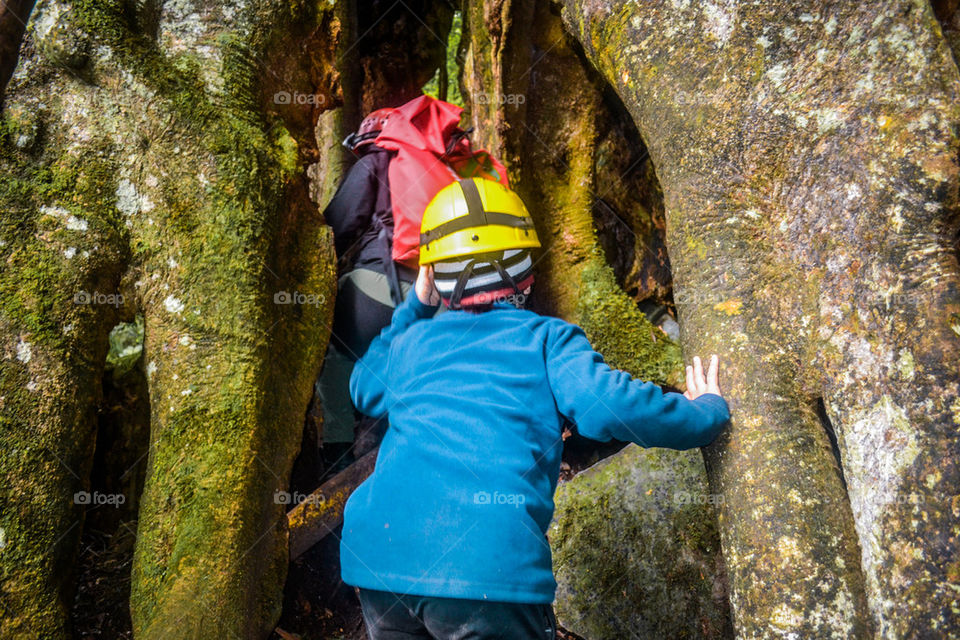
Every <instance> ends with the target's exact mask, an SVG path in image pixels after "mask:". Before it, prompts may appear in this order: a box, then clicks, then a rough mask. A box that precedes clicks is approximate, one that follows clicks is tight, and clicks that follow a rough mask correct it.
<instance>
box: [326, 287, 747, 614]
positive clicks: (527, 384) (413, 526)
mask: <svg viewBox="0 0 960 640" xmlns="http://www.w3.org/2000/svg"><path fill="white" fill-rule="evenodd" d="M435 311H436V307H430V306H426V305H424V304H423V303H421V302H420V301H419V300H418V299H417V296H416V294H411V295H410V296H408V297H407V299H406V300H405V301H404V302H403V303H402V304H401V305H400V306H399V307H398V308H397V309H396V311H395V312H394V314H393V319H392V323H391V324H390V326H389V327H387V328H386V329H384V330H383V332H382V333H381V334H380V335H379V336H378V337H377V338H376V339H375V340H374V341H373V343H372V344H371V345H370V348H369V349H368V351H367V352H366V354H365V355H364V356H363V357H362V358H361V359H360V361H359V362H358V363H357V365H356V367H355V368H354V371H353V375H352V377H351V379H350V394H351V396H352V398H353V402H354V404H355V405H356V406H357V408H358V409H359V410H360V411H361V412H363V413H365V414H367V415H369V416H374V417H379V416H383V415H389V422H390V426H389V428H388V429H387V432H386V434H385V436H384V438H383V443H382V445H381V447H380V452H379V454H378V456H377V462H376V468H375V469H374V471H373V474H372V475H371V476H370V477H369V478H368V479H367V480H366V481H365V482H364V483H363V484H361V485H360V486H359V487H358V488H357V490H356V491H355V492H354V493H353V495H352V496H350V499H349V500H348V501H347V505H346V508H345V511H344V525H343V538H342V539H341V544H340V560H341V567H342V577H343V581H344V582H346V583H347V584H350V585H355V586H359V587H364V588H368V589H378V590H381V591H393V592H395V593H409V594H415V595H425V596H444V597H454V598H471V599H489V600H494V601H505V602H529V603H549V602H552V601H553V597H554V591H555V589H556V582H555V580H554V577H553V571H552V566H551V558H550V546H549V545H548V543H547V538H546V531H547V526H548V525H549V523H550V519H551V517H552V516H553V493H554V489H555V488H556V483H557V478H558V475H559V472H560V454H561V451H562V449H563V440H562V438H561V433H562V425H563V418H564V416H565V417H566V418H568V419H569V420H571V421H572V422H573V423H575V424H576V426H577V430H578V431H579V433H580V434H581V435H583V436H586V437H588V438H593V439H595V440H601V441H607V440H610V439H611V438H617V439H620V440H629V441H632V442H635V443H637V444H639V445H641V446H644V447H669V448H671V449H689V448H692V447H700V446H704V445H706V444H709V443H710V442H711V441H712V440H713V439H714V437H716V435H717V433H719V431H720V430H721V429H722V428H723V426H724V423H726V421H727V420H728V419H729V413H728V410H727V404H726V402H725V401H724V400H723V398H721V397H720V396H717V395H713V394H707V395H703V396H700V397H699V398H697V399H696V400H693V401H690V400H688V399H686V398H685V397H684V396H683V395H681V394H678V393H663V392H662V391H661V390H660V388H659V387H657V385H655V384H652V383H649V382H641V381H639V380H633V379H632V378H631V377H630V375H629V374H627V373H625V372H623V371H617V370H614V369H611V368H610V367H609V366H607V365H606V364H605V363H604V361H603V358H602V356H600V354H598V353H597V352H595V351H594V350H593V348H592V347H591V346H590V344H589V342H588V341H587V338H586V336H585V335H584V333H583V330H582V329H580V328H579V327H577V326H576V325H572V324H570V323H568V322H564V321H563V320H560V319H558V318H551V317H546V316H541V315H538V314H536V313H533V312H531V311H525V310H520V309H515V308H514V307H512V306H510V305H508V304H497V305H495V306H494V307H493V308H492V309H491V310H489V311H485V312H481V313H472V312H469V311H448V312H446V313H442V314H440V315H438V316H437V317H436V318H431V316H433V314H434V312H435Z"/></svg>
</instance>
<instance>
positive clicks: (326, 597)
mask: <svg viewBox="0 0 960 640" xmlns="http://www.w3.org/2000/svg"><path fill="white" fill-rule="evenodd" d="M304 444H305V450H304V451H303V452H302V454H301V458H300V459H298V461H297V464H296V465H295V468H294V478H293V483H292V484H293V485H294V486H292V487H291V490H293V489H294V488H295V486H296V485H298V484H302V485H303V486H300V487H296V490H298V491H303V490H305V489H307V488H308V487H309V485H310V484H312V483H316V482H317V477H318V476H317V475H316V471H315V470H316V469H317V466H316V465H318V464H319V461H318V459H317V457H316V456H314V455H311V454H310V451H311V448H310V444H309V443H308V442H306V441H305V443H304ZM564 445H565V446H564V456H563V457H564V462H563V465H562V467H561V475H560V481H561V482H565V481H567V480H570V479H571V478H573V477H574V476H575V475H576V474H577V473H579V472H580V471H581V470H583V469H585V468H587V467H589V466H591V465H592V464H594V463H595V462H597V461H598V460H600V459H603V458H605V457H607V456H609V455H612V454H613V453H615V452H616V451H618V450H619V449H620V448H622V447H623V446H624V443H618V442H609V443H598V442H593V441H590V440H586V439H582V438H578V437H572V438H566V439H565V443H564ZM305 469H309V470H310V471H309V472H305ZM312 488H315V486H314V487H312ZM312 488H311V489H310V490H312ZM96 521H97V519H96V518H94V519H92V521H90V522H91V524H95V523H96ZM135 532H136V521H132V522H120V523H119V526H117V527H116V529H115V530H114V531H112V532H104V531H101V530H98V529H96V528H93V527H87V530H85V531H84V533H83V534H82V536H81V548H80V553H79V556H78V579H77V593H76V597H75V600H74V606H73V609H72V611H71V617H72V622H73V626H74V630H75V632H74V637H75V638H77V640H102V639H108V640H114V639H116V640H128V639H132V638H133V632H132V629H131V621H130V611H129V608H128V602H129V595H130V567H131V564H132V559H133V547H134V541H135V539H136V533H135ZM339 539H340V529H339V528H338V529H337V531H335V532H334V534H333V535H328V536H327V537H326V538H324V539H323V540H322V541H321V542H320V543H318V544H317V545H315V546H314V547H313V548H312V549H310V550H309V551H308V552H307V553H305V554H304V555H303V556H301V557H300V558H298V559H297V560H295V561H294V562H292V563H291V564H290V569H289V574H288V576H287V582H286V586H285V590H284V602H283V613H282V615H281V618H280V621H279V623H278V625H277V629H276V630H275V631H274V633H273V634H271V640H365V639H366V637H367V636H366V630H365V629H364V625H363V618H362V616H361V615H360V605H359V602H358V601H357V597H356V595H355V593H354V590H353V587H350V586H348V585H346V584H344V583H343V582H342V581H341V580H340V547H339ZM557 640H583V639H582V638H580V637H579V636H577V635H575V634H573V633H570V632H568V631H566V630H563V629H560V630H559V631H558V632H557Z"/></svg>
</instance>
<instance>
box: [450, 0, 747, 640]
mask: <svg viewBox="0 0 960 640" xmlns="http://www.w3.org/2000/svg"><path fill="white" fill-rule="evenodd" d="M466 10H467V11H468V12H469V13H468V15H467V19H466V21H465V24H467V32H466V33H467V34H468V35H467V36H466V37H468V38H469V39H470V47H469V50H468V52H467V55H466V59H467V64H466V65H465V68H464V74H463V85H464V90H465V91H464V95H465V96H469V100H470V105H471V116H472V124H473V125H474V126H476V127H477V131H478V132H479V135H478V139H479V140H480V141H481V142H482V144H485V145H488V146H489V147H490V148H492V149H494V150H496V152H497V153H499V154H500V156H501V157H502V158H503V159H504V160H505V161H506V164H507V168H508V170H509V171H510V178H511V184H512V186H513V187H514V188H515V189H516V190H517V191H518V193H520V194H521V196H522V197H523V199H524V202H525V203H526V204H527V206H528V208H529V209H530V211H531V214H532V215H533V217H534V219H535V221H536V224H537V230H538V234H539V236H540V238H541V241H542V242H543V245H544V248H543V250H542V251H541V252H539V254H538V256H537V282H536V284H535V286H534V289H535V294H534V300H533V306H534V307H535V308H536V309H537V310H538V311H540V312H543V313H549V314H552V315H558V316H560V317H563V318H565V319H567V320H569V321H571V322H575V323H577V324H579V325H580V326H582V327H583V328H584V330H585V331H586V333H587V335H588V337H589V338H590V340H591V342H592V344H593V345H594V347H595V348H596V349H597V350H598V351H599V352H600V353H602V354H603V355H604V357H605V358H606V360H607V362H608V363H609V364H610V365H611V366H613V367H617V368H620V369H624V370H626V371H628V372H630V373H631V374H633V375H634V376H637V377H638V378H641V379H645V380H653V381H655V382H658V383H661V384H663V383H673V384H677V383H679V374H680V371H681V369H682V367H681V366H680V359H679V351H678V349H677V347H676V345H675V344H673V343H672V342H671V341H670V340H669V339H668V338H667V337H666V336H665V335H664V334H663V333H662V332H661V331H660V329H658V328H657V327H655V326H653V325H652V324H651V323H650V322H649V321H648V320H647V318H646V317H645V316H644V315H643V314H642V313H641V312H640V311H639V310H638V308H637V305H636V302H635V300H634V299H632V298H631V297H630V296H628V295H627V294H626V293H625V292H624V290H623V289H622V288H621V286H622V283H623V282H624V281H626V282H628V283H630V284H629V285H628V286H630V288H632V289H634V292H635V293H634V295H635V296H636V297H638V298H653V299H656V298H657V297H661V296H663V295H665V293H664V292H665V290H666V289H667V287H668V286H669V279H668V277H667V276H668V273H669V271H668V267H667V261H666V256H665V252H663V251H657V250H655V249H652V248H651V247H652V246H660V244H661V243H660V242H659V241H658V240H657V236H658V232H662V229H660V228H659V227H658V226H657V224H656V222H655V218H654V215H653V213H654V212H653V211H652V210H651V209H652V207H651V206H650V203H654V204H653V206H656V205H655V203H656V202H657V201H658V199H659V191H658V187H657V186H656V177H655V176H654V175H653V172H652V168H651V167H650V163H649V161H647V160H646V151H645V149H643V148H642V146H641V145H638V146H635V147H633V148H631V147H630V146H629V143H628V141H627V139H625V137H628V136H631V135H633V138H634V140H635V141H637V142H638V141H639V137H638V136H637V135H636V132H635V131H631V130H632V129H633V127H632V125H631V124H630V122H629V117H628V116H626V114H621V113H619V112H617V111H616V108H615V106H613V105H611V104H609V103H608V101H607V100H605V99H604V96H603V94H602V91H601V90H600V89H599V88H598V87H597V86H596V85H595V84H594V82H593V79H592V78H591V77H590V75H589V74H588V70H587V69H586V68H585V63H584V62H583V60H582V59H581V58H580V57H578V55H577V54H576V52H575V51H574V50H573V47H572V44H573V43H572V42H571V41H570V40H569V38H568V36H567V35H566V34H565V33H564V30H563V25H562V23H561V21H560V18H559V15H554V14H553V13H552V12H551V7H550V4H549V3H548V2H539V3H511V2H506V3H502V4H500V3H492V2H489V3H483V4H479V3H478V4H475V5H469V6H467V7H466ZM614 100H615V97H614ZM611 217H612V218H614V219H612V220H611ZM598 220H599V221H603V222H604V223H605V224H606V228H605V232H606V234H608V235H607V236H606V237H607V238H610V237H613V238H615V240H614V241H613V242H610V243H608V245H609V246H611V247H618V246H619V248H620V249H621V250H623V251H624V254H623V255H625V257H624V258H623V259H621V260H620V264H621V265H623V267H622V268H621V269H620V270H619V273H615V271H614V269H613V268H611V266H610V264H609V263H608V259H607V254H606V252H605V249H604V246H603V244H604V243H603V238H604V236H601V234H600V233H598V229H597V227H598V226H600V225H598ZM624 245H626V246H624ZM640 265H643V266H640ZM617 276H619V277H617ZM630 451H631V450H629V449H628V450H625V451H624V452H622V453H620V454H618V455H616V456H615V457H614V459H611V460H609V461H607V462H605V463H604V471H603V472H600V471H599V470H598V471H596V472H591V473H589V474H587V475H584V476H582V477H577V478H574V479H573V480H572V481H571V482H570V483H569V485H568V486H567V487H565V488H564V489H563V490H562V491H560V493H559V494H558V496H557V501H556V502H557V523H556V525H555V527H554V528H553V529H552V531H551V535H550V541H551V546H552V547H553V548H554V552H555V563H556V571H557V578H558V582H559V584H560V589H559V591H558V594H557V604H556V606H557V612H558V615H559V617H560V621H561V623H562V624H563V625H564V626H566V627H567V628H569V629H571V630H573V631H575V632H577V633H581V634H584V635H586V636H587V637H594V638H619V637H628V636H630V635H631V634H633V633H637V632H638V631H637V630H639V629H645V630H648V631H650V632H651V633H654V630H656V632H657V633H662V634H665V635H664V637H672V635H673V634H674V633H675V632H683V633H689V634H693V635H691V636H689V637H722V636H723V635H724V633H725V632H726V633H728V632H729V623H728V622H727V616H728V615H729V614H728V610H727V604H726V590H725V583H724V576H723V571H722V567H721V562H720V559H719V545H718V544H716V539H715V537H716V535H717V534H716V528H715V516H714V515H713V512H712V510H711V508H710V505H708V504H705V503H704V502H694V503H690V504H684V505H682V506H681V505H678V504H677V503H675V502H673V493H672V492H679V493H680V494H687V495H695V496H704V489H703V487H704V486H705V485H706V482H707V480H706V472H705V469H704V465H703V460H702V458H701V456H700V454H699V453H698V452H675V451H667V450H660V449H658V450H650V451H647V452H644V453H643V454H642V455H638V454H636V453H630ZM668 478H669V479H671V480H673V481H674V484H673V485H672V486H670V487H666V486H663V487H660V488H659V489H660V490H657V488H656V487H655V486H654V485H655V483H656V482H657V481H665V480H667V479H668ZM668 488H669V489H670V492H668V491H667V489H668ZM652 491H655V493H652V494H651V493H649V492H652ZM619 492H624V493H627V494H630V493H635V494H647V495H648V496H650V497H649V499H648V500H645V501H636V502H635V501H631V500H629V499H624V500H623V501H621V500H618V499H617V498H616V497H614V496H615V495H616V494H618V493H619ZM587 503H591V504H592V505H593V506H594V508H593V509H591V508H587V507H586V504H587ZM600 505H602V506H600ZM606 506H609V509H607V508H605V507H606ZM664 514H669V515H670V517H665V518H661V516H664ZM607 520H608V522H606V524H601V523H604V521H607ZM618 536H624V537H621V538H620V539H617V538H618ZM711 537H713V540H714V544H712V545H711ZM668 541H669V542H668ZM654 547H657V548H658V549H659V550H660V551H662V552H663V553H662V554H659V553H657V554H648V553H645V552H644V551H643V550H644V549H648V550H649V549H652V548H654ZM630 549H633V550H635V551H636V553H630V551H629V550H630ZM601 550H606V551H607V552H609V553H606V554H605V553H603V552H602V551H601ZM618 554H628V555H629V556H630V559H631V561H630V562H625V563H616V562H615V563H613V565H614V566H611V557H612V556H617V555H618ZM675 559H676V562H674V560H675ZM693 565H697V566H698V569H699V568H703V571H702V572H701V571H699V570H691V567H692V566H693ZM678 589H679V590H684V591H686V592H687V593H689V594H690V596H689V597H688V598H687V599H686V600H685V601H684V602H683V603H682V604H681V603H679V602H677V601H676V600H675V596H676V591H677V590H678ZM670 601H673V603H674V604H673V606H669V607H665V606H663V605H664V603H666V602H670ZM678 609H683V610H684V611H685V613H686V614H688V615H690V617H688V618H684V619H678V618H677V616H676V613H677V611H678ZM641 635H643V633H642V632H641Z"/></svg>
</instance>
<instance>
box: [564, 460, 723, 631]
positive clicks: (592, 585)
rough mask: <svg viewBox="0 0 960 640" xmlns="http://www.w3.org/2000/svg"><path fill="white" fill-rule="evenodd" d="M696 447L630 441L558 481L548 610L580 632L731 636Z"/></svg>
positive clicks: (708, 498) (717, 544) (713, 523)
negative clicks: (553, 581) (667, 448)
mask: <svg viewBox="0 0 960 640" xmlns="http://www.w3.org/2000/svg"><path fill="white" fill-rule="evenodd" d="M716 499H717V496H714V495H712V494H710V492H709V488H708V487H707V482H706V476H705V474H704V471H703V459H702V458H701V456H700V454H699V452H697V451H685V452H679V451H677V452H670V453H669V455H666V456H665V455H663V452H658V451H654V450H644V449H642V448H640V447H638V446H636V445H629V446H628V447H627V448H626V449H623V450H622V451H621V452H619V453H618V454H616V455H615V456H613V457H611V458H607V459H606V460H603V461H602V462H599V463H597V464H596V465H594V466H593V467H591V468H590V469H588V470H586V471H584V472H582V473H580V474H579V475H577V477H576V478H574V479H573V480H572V481H570V482H566V483H564V484H562V485H560V487H559V488H558V490H557V495H556V505H557V510H556V516H555V520H554V523H553V524H552V526H551V528H550V531H549V537H550V544H551V546H552V548H553V550H554V556H553V562H554V572H555V573H556V576H557V583H558V585H559V586H558V590H557V600H556V613H557V616H558V618H559V619H560V621H561V622H562V623H563V625H564V627H566V628H567V629H569V630H571V631H574V632H575V633H577V634H578V635H581V636H583V637H585V638H591V639H595V640H600V639H602V638H611V639H612V638H627V637H640V638H732V637H733V630H732V626H731V622H730V617H729V606H728V603H727V595H726V588H725V584H724V578H725V574H724V571H723V566H722V560H721V556H720V538H719V535H718V533H717V528H716V518H715V515H714V514H713V508H714V503H715V502H716Z"/></svg>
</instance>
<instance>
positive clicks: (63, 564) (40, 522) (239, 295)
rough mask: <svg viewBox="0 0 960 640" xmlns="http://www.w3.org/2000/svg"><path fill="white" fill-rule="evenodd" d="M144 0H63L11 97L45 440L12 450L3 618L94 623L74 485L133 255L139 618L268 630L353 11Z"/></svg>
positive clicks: (39, 432)
mask: <svg viewBox="0 0 960 640" xmlns="http://www.w3.org/2000/svg"><path fill="white" fill-rule="evenodd" d="M125 6H126V5H121V4H119V3H113V2H110V1H107V0H97V1H94V2H84V3H79V2H78V3H69V2H67V3H61V2H50V1H44V0H41V2H39V3H38V5H37V7H36V8H35V10H34V14H33V16H32V19H31V23H30V29H28V33H27V36H26V40H25V44H24V48H23V52H24V57H23V59H22V60H21V61H20V65H19V67H18V69H17V71H16V72H15V74H14V77H13V79H12V81H11V83H10V86H9V88H8V92H7V100H6V106H5V109H4V111H3V140H2V147H0V149H2V154H3V155H2V164H3V169H2V170H3V173H4V174H6V175H10V176H13V178H12V179H9V180H5V181H4V182H3V191H2V193H0V196H2V205H0V212H2V233H3V242H2V244H0V251H2V255H3V262H4V264H5V265H6V266H5V268H4V270H3V273H2V276H0V282H2V289H0V291H2V308H0V309H2V315H0V330H2V332H3V335H4V343H5V344H6V345H8V347H7V348H6V352H5V356H6V357H5V358H4V359H3V360H2V361H0V367H2V368H0V385H2V387H0V397H2V398H3V400H2V401H0V402H2V403H3V415H4V428H3V436H2V437H3V439H4V442H3V444H4V449H5V450H6V451H12V450H15V451H19V452H21V454H20V455H18V456H16V457H14V456H4V457H3V458H2V465H3V467H2V472H3V475H4V478H5V480H4V482H3V489H2V490H0V491H2V496H3V501H2V516H0V517H2V521H0V527H2V529H3V539H4V541H5V547H4V550H3V552H2V553H0V572H2V574H0V575H2V588H3V593H4V606H5V607H6V613H5V615H4V617H3V623H2V625H3V628H2V631H0V635H3V636H4V637H10V636H18V635H24V636H30V637H44V638H65V637H67V636H68V631H67V629H66V622H65V621H66V608H67V606H68V605H69V602H70V594H69V589H68V588H66V585H67V584H68V582H69V575H70V571H69V569H70V566H71V564H72V556H73V554H74V550H75V548H76V540H77V533H78V532H79V529H80V518H81V517H82V509H81V507H80V506H79V505H76V504H73V495H74V492H75V491H77V490H79V489H81V488H83V487H84V486H85V485H86V482H87V477H88V475H89V468H88V467H89V459H90V455H91V454H92V443H93V431H92V420H91V418H92V415H91V411H92V408H93V406H94V404H93V403H94V400H95V398H96V396H97V394H98V392H99V379H100V373H101V371H102V368H103V362H104V356H105V352H106V338H107V332H108V331H109V329H110V327H111V326H112V325H113V323H114V322H115V321H116V317H115V316H116V312H115V310H114V307H113V306H112V302H113V301H115V300H116V298H111V296H115V295H116V294H117V291H118V286H119V280H120V277H121V275H123V276H124V277H125V278H128V279H129V280H130V281H131V282H134V283H135V284H134V290H135V294H134V295H135V300H133V301H130V300H127V301H125V302H126V303H127V304H132V305H134V306H136V307H137V308H138V309H140V310H141V311H142V312H143V315H144V318H145V323H146V339H145V360H146V362H147V373H148V379H149V395H150V406H151V414H152V419H151V447H150V451H149V459H148V462H147V463H148V469H147V474H146V486H145V489H144V493H143V496H142V502H141V508H140V518H139V530H138V539H137V547H136V554H135V559H134V567H133V584H132V595H131V613H132V617H133V622H134V628H135V631H136V634H137V637H138V638H209V637H224V638H231V637H243V638H254V637H265V636H266V634H267V633H268V632H269V631H270V630H271V629H272V625H273V621H274V620H275V619H276V617H277V616H278V615H279V605H280V597H281V590H282V586H283V580H284V576H285V574H286V569H287V549H286V531H285V526H286V518H285V513H284V511H285V505H284V504H282V503H281V502H279V501H277V500H275V498H274V494H275V492H276V491H277V490H280V489H286V488H287V482H288V477H289V472H290V466H291V463H292V459H293V456H294V454H295V453H296V448H297V446H298V443H299V442H300V437H299V434H300V429H301V428H302V424H303V415H304V412H305V409H306V406H307V401H308V398H309V393H310V389H311V386H312V382H313V379H314V377H315V375H316V371H317V368H318V367H319V364H320V359H321V355H322V351H323V349H324V346H325V344H326V340H327V335H328V328H327V327H328V326H329V320H330V315H331V314H330V312H331V304H332V300H333V296H332V293H333V289H334V269H333V251H332V243H331V239H330V237H329V232H328V230H327V229H326V227H324V226H323V225H322V219H321V216H320V215H319V212H318V210H317V207H316V206H315V205H313V204H312V203H311V202H310V200H309V198H308V195H307V181H306V179H305V175H304V172H303V168H304V166H305V165H306V164H307V162H309V161H314V160H316V159H317V151H316V145H315V141H314V137H313V125H314V122H315V121H316V115H317V112H318V111H319V110H320V109H321V108H329V107H331V106H335V104H336V103H337V101H338V100H339V96H338V94H337V87H336V77H335V70H334V67H333V60H332V55H331V54H330V53H329V51H330V49H329V47H328V46H327V45H328V44H330V43H332V42H336V39H337V37H338V29H339V25H338V22H337V20H336V19H335V18H334V10H333V8H327V9H323V10H320V11H318V10H316V9H314V8H313V5H309V4H296V3H294V4H285V5H283V6H279V5H272V4H270V3H260V2H256V3H253V4H250V5H245V6H244V7H243V8H221V7H219V6H215V5H208V4H203V3H200V4H196V5H195V6H194V5H191V4H190V3H187V4H183V3H181V4H179V5H177V6H176V8H173V7H172V6H164V7H160V6H159V5H156V6H155V5H152V4H141V5H138V11H137V12H128V11H126V10H125ZM321 45H323V46H321ZM11 267H12V268H11ZM81 294H82V295H81ZM76 296H80V298H76ZM84 296H86V297H84ZM11 418H12V420H11Z"/></svg>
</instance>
